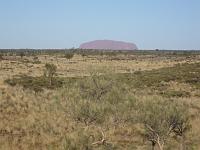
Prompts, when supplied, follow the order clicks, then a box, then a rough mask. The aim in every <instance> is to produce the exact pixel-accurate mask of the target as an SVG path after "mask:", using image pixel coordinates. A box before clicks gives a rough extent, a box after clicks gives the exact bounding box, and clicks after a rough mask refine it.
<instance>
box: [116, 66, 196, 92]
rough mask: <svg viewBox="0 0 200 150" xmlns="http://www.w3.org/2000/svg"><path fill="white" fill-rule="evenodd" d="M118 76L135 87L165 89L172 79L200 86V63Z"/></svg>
mask: <svg viewBox="0 0 200 150" xmlns="http://www.w3.org/2000/svg"><path fill="white" fill-rule="evenodd" d="M118 78H119V80H120V81H121V82H126V83H127V84H129V85H131V86H132V87H133V88H152V89H163V88H164V89H165V87H166V85H165V83H168V82H170V81H176V82H179V83H187V84H190V85H191V86H194V87H195V88H200V63H194V64H187V63H185V64H180V65H175V66H174V67H168V68H161V69H157V70H151V71H139V72H138V71H137V72H135V73H134V74H123V75H121V74H118Z"/></svg>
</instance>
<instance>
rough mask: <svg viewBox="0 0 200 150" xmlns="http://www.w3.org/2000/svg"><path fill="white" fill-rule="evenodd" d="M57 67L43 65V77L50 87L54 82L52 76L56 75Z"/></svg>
mask: <svg viewBox="0 0 200 150" xmlns="http://www.w3.org/2000/svg"><path fill="white" fill-rule="evenodd" d="M56 70H57V67H56V65H54V64H45V71H44V77H45V78H46V79H48V80H49V84H50V86H51V85H52V82H53V80H54V76H55V75H56Z"/></svg>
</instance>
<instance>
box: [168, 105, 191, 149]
mask: <svg viewBox="0 0 200 150" xmlns="http://www.w3.org/2000/svg"><path fill="white" fill-rule="evenodd" d="M187 108H188V106H187V105H186V104H184V103H183V104H177V103H174V104H173V106H171V107H170V108H169V110H168V111H169V114H170V115H169V118H168V122H169V124H170V125H171V126H172V131H173V133H174V134H175V135H176V136H177V137H180V142H179V143H180V150H185V134H186V132H187V131H188V130H189V129H190V122H189V118H190V116H189V112H188V109H187Z"/></svg>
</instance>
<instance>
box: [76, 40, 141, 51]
mask: <svg viewBox="0 0 200 150" xmlns="http://www.w3.org/2000/svg"><path fill="white" fill-rule="evenodd" d="M79 48H80V49H98V50H137V49H138V48H137V46H136V44H134V43H129V42H123V41H114V40H96V41H91V42H87V43H83V44H81V45H80V47H79Z"/></svg>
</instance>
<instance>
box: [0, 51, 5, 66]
mask: <svg viewBox="0 0 200 150" xmlns="http://www.w3.org/2000/svg"><path fill="white" fill-rule="evenodd" d="M3 59H4V58H3V54H1V53H0V62H1V61H2V60H3ZM1 68H2V62H1Z"/></svg>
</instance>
